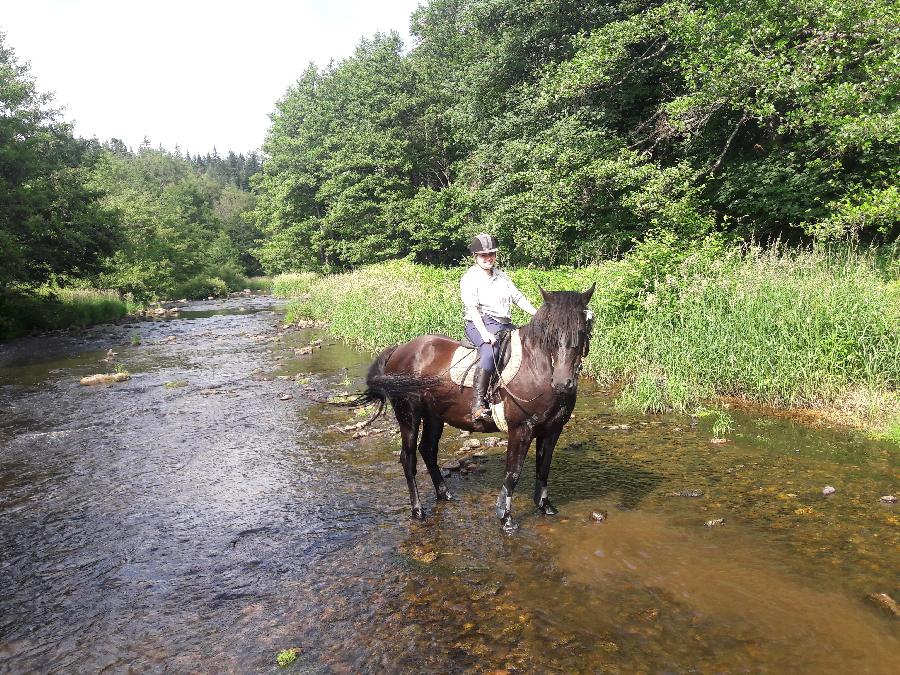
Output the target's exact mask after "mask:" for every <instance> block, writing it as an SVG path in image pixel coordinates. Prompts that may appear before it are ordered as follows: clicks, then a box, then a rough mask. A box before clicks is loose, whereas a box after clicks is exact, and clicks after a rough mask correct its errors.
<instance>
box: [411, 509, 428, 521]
mask: <svg viewBox="0 0 900 675" xmlns="http://www.w3.org/2000/svg"><path fill="white" fill-rule="evenodd" d="M412 518H413V520H425V509H423V508H421V507H416V508H414V509H413V510H412Z"/></svg>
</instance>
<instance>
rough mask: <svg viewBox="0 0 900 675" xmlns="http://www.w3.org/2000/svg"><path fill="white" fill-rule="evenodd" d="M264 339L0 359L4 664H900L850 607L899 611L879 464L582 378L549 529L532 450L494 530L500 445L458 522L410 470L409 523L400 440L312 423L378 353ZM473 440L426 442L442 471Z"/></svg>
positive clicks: (235, 329) (339, 417) (862, 453)
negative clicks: (537, 502) (663, 408)
mask: <svg viewBox="0 0 900 675" xmlns="http://www.w3.org/2000/svg"><path fill="white" fill-rule="evenodd" d="M280 318H281V315H280V312H279V307H278V305H277V304H274V303H273V301H272V300H271V299H269V298H237V299H230V300H227V301H211V302H199V303H193V304H191V305H189V306H187V307H186V308H185V309H184V310H183V311H182V312H181V315H180V317H179V318H173V319H167V320H159V321H144V322H139V323H132V324H121V325H108V326H98V327H94V328H92V329H89V330H85V331H73V332H67V333H57V334H52V335H48V336H40V337H31V338H25V339H21V340H18V341H15V342H13V343H10V344H7V345H3V346H0V589H2V593H0V672H31V671H52V672H66V673H68V672H95V671H115V672H119V671H127V670H129V669H133V670H135V671H139V672H148V671H149V672H155V671H163V670H169V671H176V672H181V671H201V672H229V671H230V672H260V671H263V672H265V671H272V672H275V671H278V672H310V673H319V672H323V673H325V672H336V673H343V672H347V673H350V672H488V671H494V672H499V671H509V672H566V673H574V672H586V673H589V672H612V673H619V672H621V673H633V672H647V673H676V672H701V673H707V672H710V673H712V672H715V673H721V672H754V673H755V672H772V673H782V672H788V671H791V672H822V671H828V672H847V671H853V672H858V673H860V672H861V673H894V672H898V669H900V656H898V655H900V633H898V619H897V618H895V617H893V616H891V615H890V614H889V613H888V612H885V611H883V610H882V609H881V608H880V607H878V606H877V605H876V604H874V603H872V602H871V601H870V600H868V599H867V596H868V595H869V594H872V593H888V594H890V595H891V596H892V597H893V598H895V599H897V598H900V534H898V533H900V513H898V512H897V510H896V509H897V508H898V507H897V505H889V504H884V503H882V502H881V501H880V497H881V496H882V495H888V494H897V492H898V490H900V480H898V479H900V473H898V458H897V452H896V449H894V448H892V447H891V446H890V445H887V444H880V443H877V442H873V441H870V440H867V439H865V438H864V437H862V436H860V435H858V434H855V433H853V432H848V431H844V430H829V429H819V428H815V429H814V428H811V427H808V426H803V425H801V424H798V423H795V422H792V421H790V420H786V419H780V418H776V417H764V416H758V415H750V414H743V413H739V412H735V413H734V417H735V422H736V424H735V427H736V428H735V431H734V432H733V433H732V434H730V436H729V440H728V442H727V443H725V444H721V445H716V444H712V443H710V436H711V433H710V429H709V425H708V424H707V423H706V422H704V421H702V420H701V421H700V422H699V424H698V425H696V426H691V420H690V419H689V418H686V417H679V416H646V417H644V416H626V415H621V414H619V413H617V412H616V411H615V410H614V409H613V407H612V405H611V403H612V394H611V392H608V391H605V390H603V389H600V388H598V387H596V386H593V385H592V384H591V383H589V382H582V384H581V387H580V392H579V402H578V407H577V408H576V413H575V416H574V418H573V420H572V421H571V422H570V423H569V425H568V426H567V428H566V431H565V432H564V434H563V437H562V439H561V441H560V444H559V446H558V449H557V452H556V454H555V457H554V461H553V470H552V473H551V476H550V481H551V482H550V489H551V496H552V497H553V500H554V503H555V504H556V505H557V506H558V507H559V508H560V511H561V513H560V515H559V516H556V517H554V518H550V517H544V516H541V515H540V514H538V513H537V511H536V510H535V509H534V507H533V505H532V503H531V500H530V492H531V490H530V488H531V484H532V480H531V476H532V475H533V472H534V464H533V449H532V454H531V456H530V458H529V462H528V463H527V464H526V470H525V477H524V478H523V480H522V483H521V484H520V487H519V490H518V491H517V493H516V495H515V498H514V505H513V508H514V512H515V514H516V516H517V518H518V520H519V522H520V524H521V529H520V531H519V533H518V534H516V535H514V536H507V535H505V534H503V533H502V532H501V531H500V528H499V525H498V522H497V521H496V520H495V518H494V516H493V502H494V499H495V497H496V494H497V491H498V489H499V485H500V480H501V474H502V456H503V455H502V453H503V451H504V450H505V449H504V448H503V447H502V446H500V447H489V448H480V449H479V450H478V452H483V453H485V456H484V457H483V458H481V459H480V460H479V461H477V462H473V463H471V464H469V465H468V467H469V469H470V470H469V472H468V473H462V472H453V474H452V475H451V477H450V479H449V482H450V486H451V489H452V490H453V491H454V492H455V493H456V494H457V495H458V497H459V498H460V499H459V501H457V502H453V503H441V504H439V505H435V502H434V495H433V491H432V490H431V484H430V480H429V479H428V477H427V472H426V471H425V470H424V467H423V466H422V465H421V462H420V472H419V487H420V490H422V494H423V496H425V497H426V502H425V503H426V507H427V508H428V511H429V514H430V517H429V519H428V520H427V521H425V522H424V523H418V522H414V521H412V520H410V518H409V515H408V511H409V508H408V498H407V491H406V486H405V481H404V478H403V472H402V470H401V468H400V466H399V464H398V458H397V451H398V449H399V439H398V437H397V435H396V433H395V427H394V425H393V424H392V423H390V421H389V420H382V421H379V422H378V423H377V424H376V427H377V428H380V429H384V431H383V432H382V433H377V434H374V435H371V436H368V437H363V438H357V439H354V438H352V435H351V434H350V433H345V432H341V431H340V430H338V429H337V428H336V426H338V425H347V424H350V423H352V422H354V421H356V420H357V419H362V418H355V417H354V416H353V415H352V414H351V413H350V412H348V411H347V410H346V409H340V408H336V407H333V406H329V405H327V404H325V403H323V402H322V401H323V400H324V399H326V398H327V397H329V396H332V395H334V394H337V393H341V392H351V391H355V390H359V389H360V388H361V387H362V381H363V377H364V375H365V371H366V368H367V366H368V363H369V361H370V359H371V355H369V354H366V353H362V352H359V351H355V350H353V349H351V348H349V347H347V346H345V345H342V344H340V343H336V342H335V341H334V340H333V339H331V338H330V337H329V336H328V334H327V333H326V332H324V331H322V330H317V329H303V330H293V329H287V330H286V329H284V328H283V327H281V325H280ZM315 339H321V340H323V344H322V347H321V349H316V350H315V351H313V353H312V354H308V355H297V354H296V353H295V350H296V349H298V348H300V347H302V346H306V345H308V344H310V343H311V342H312V341H313V340H315ZM110 349H112V350H113V351H114V352H117V353H116V354H115V355H109V350H110ZM116 365H118V366H119V367H120V368H124V369H125V370H127V371H128V372H129V373H130V374H131V379H130V380H128V381H126V382H122V383H118V384H114V385H109V386H94V387H85V386H80V385H79V383H78V381H79V378H81V377H83V376H85V375H90V374H93V373H100V372H112V370H114V369H115V367H116ZM475 437H479V436H477V435H475V436H472V437H468V438H464V437H462V436H461V435H460V434H459V432H457V431H456V430H455V429H451V428H448V429H447V430H446V431H445V434H444V438H443V440H442V445H441V447H442V450H441V459H442V460H449V459H454V458H459V457H460V456H463V457H465V456H467V455H471V453H472V451H460V448H461V446H462V444H463V442H464V441H466V440H469V439H471V438H475ZM480 438H481V439H484V438H485V437H484V436H480ZM825 486H833V487H834V488H835V492H834V494H833V495H831V496H829V497H826V496H823V494H822V489H823V487H825ZM685 491H699V492H701V493H702V495H701V496H697V497H687V496H681V494H682V493H685ZM686 494H696V492H695V493H690V492H687V493H686ZM595 511H596V512H605V513H606V515H607V517H606V519H605V520H604V521H603V522H596V521H594V520H593V519H592V518H591V514H592V512H595ZM720 518H724V525H722V526H719V527H713V528H709V527H705V526H704V523H705V522H706V521H709V520H714V519H720ZM295 647H296V648H298V649H299V650H300V651H299V655H298V659H297V661H296V662H295V663H294V664H293V665H291V666H290V667H288V668H287V669H284V668H279V667H277V666H276V665H275V655H276V654H277V653H278V651H279V650H282V649H287V648H295Z"/></svg>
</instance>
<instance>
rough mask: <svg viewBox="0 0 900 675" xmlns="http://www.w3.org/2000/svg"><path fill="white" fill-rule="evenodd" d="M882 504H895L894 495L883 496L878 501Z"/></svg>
mask: <svg viewBox="0 0 900 675" xmlns="http://www.w3.org/2000/svg"><path fill="white" fill-rule="evenodd" d="M879 501H880V502H881V503H882V504H896V503H897V498H896V497H895V496H894V495H885V496H884V497H882V498H881V499H880V500H879Z"/></svg>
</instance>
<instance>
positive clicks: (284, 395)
mask: <svg viewBox="0 0 900 675" xmlns="http://www.w3.org/2000/svg"><path fill="white" fill-rule="evenodd" d="M278 398H279V399H280V400H282V401H290V400H291V399H292V398H294V397H293V395H291V394H282V395H281V396H279V397H278Z"/></svg>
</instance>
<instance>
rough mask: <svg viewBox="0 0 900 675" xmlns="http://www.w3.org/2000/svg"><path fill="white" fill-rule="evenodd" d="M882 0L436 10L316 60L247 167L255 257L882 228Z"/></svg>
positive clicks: (890, 151)
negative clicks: (486, 234)
mask: <svg viewBox="0 0 900 675" xmlns="http://www.w3.org/2000/svg"><path fill="white" fill-rule="evenodd" d="M897 16H898V7H897V4H896V3H895V2H874V3H872V2H864V1H862V0H848V1H846V2H835V1H834V0H803V1H798V0H784V1H779V2H774V1H773V0H747V1H742V2H734V1H733V0H695V1H694V2H684V1H683V0H674V1H666V2H659V1H653V0H649V1H648V0H627V1H622V2H609V1H598V0H581V1H575V2H573V1H571V0H566V1H561V0H430V2H428V3H427V4H424V6H422V7H420V8H419V10H418V11H417V12H416V13H415V14H414V16H413V17H412V29H413V33H414V35H415V45H414V48H413V49H412V50H411V51H409V52H408V53H405V52H404V49H403V45H402V44H401V41H400V40H399V39H398V37H397V36H396V35H377V36H375V37H374V38H372V39H368V40H363V41H362V42H361V43H360V44H359V47H358V49H357V50H356V52H355V54H354V55H353V56H352V57H351V58H348V59H346V60H344V61H342V62H339V63H336V64H332V65H330V66H328V67H326V68H323V69H319V68H316V67H314V66H310V67H309V68H308V69H307V70H306V71H305V72H304V73H303V74H302V76H301V77H300V79H299V80H298V81H297V83H296V84H295V85H294V86H293V87H292V88H291V89H290V91H289V92H288V93H287V95H286V96H285V97H284V98H283V99H282V100H281V101H279V102H278V104H277V109H276V112H275V115H274V118H273V124H272V127H271V129H270V131H269V134H268V137H267V140H266V143H265V146H264V154H265V157H266V161H265V163H264V166H263V170H262V173H261V174H260V175H259V176H258V177H257V180H256V181H255V186H256V191H257V196H258V204H257V208H256V211H255V218H256V223H257V226H258V227H259V228H260V229H261V230H263V231H264V232H265V239H266V241H265V243H264V245H263V247H262V251H261V260H262V262H263V265H264V267H265V268H266V269H267V270H269V271H272V272H277V271H283V270H289V269H310V270H320V271H321V270H324V271H328V270H335V269H346V268H352V267H354V266H358V265H360V264H364V263H370V262H375V261H379V260H383V259H388V258H394V257H400V256H412V257H413V258H414V259H415V260H417V261H419V262H431V263H447V262H450V261H453V260H457V259H459V257H460V256H462V255H463V254H464V253H465V249H464V245H463V242H464V241H465V240H466V235H468V234H471V233H472V232H473V231H478V230H483V229H486V230H490V231H493V232H495V233H497V234H498V235H499V236H500V238H501V239H502V240H503V241H504V242H506V243H507V244H508V245H509V246H508V250H510V252H511V254H512V257H513V259H514V261H515V262H517V263H524V264H536V265H554V264H584V263H587V262H590V261H593V260H598V259H601V258H603V257H607V256H610V255H613V254H617V253H619V252H622V251H623V250H626V249H628V248H630V247H631V246H633V244H634V242H635V241H636V240H641V239H643V238H644V237H645V236H646V235H647V234H648V233H651V232H658V231H660V230H665V231H670V232H674V233H676V234H677V235H678V236H680V237H694V236H697V235H699V234H702V233H705V232H709V231H711V230H718V231H725V232H729V233H733V234H734V235H735V236H737V237H740V238H755V239H757V240H760V241H769V240H772V239H775V238H778V239H780V240H782V241H788V242H799V241H809V240H810V239H812V238H818V239H843V238H850V239H856V240H859V241H863V242H867V241H873V240H874V241H885V240H888V241H890V240H894V239H896V237H897V235H898V233H900V230H898V222H900V194H898V188H897V168H898V166H900V152H898V141H900V113H898V107H897V106H898V101H900V48H898V45H900V22H898V21H897Z"/></svg>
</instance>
